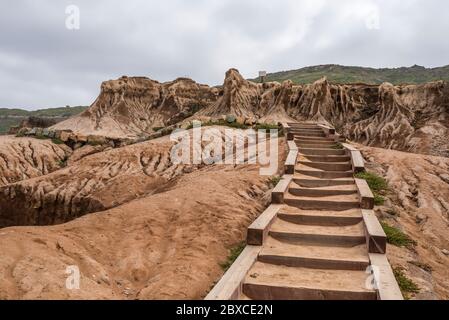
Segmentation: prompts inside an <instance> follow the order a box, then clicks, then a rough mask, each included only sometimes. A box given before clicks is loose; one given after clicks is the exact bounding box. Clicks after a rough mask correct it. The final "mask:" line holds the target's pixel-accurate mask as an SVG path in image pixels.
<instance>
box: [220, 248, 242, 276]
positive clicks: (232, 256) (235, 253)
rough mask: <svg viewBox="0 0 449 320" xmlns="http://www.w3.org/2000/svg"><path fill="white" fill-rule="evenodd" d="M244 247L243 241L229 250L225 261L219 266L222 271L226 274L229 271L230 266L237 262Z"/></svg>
mask: <svg viewBox="0 0 449 320" xmlns="http://www.w3.org/2000/svg"><path fill="white" fill-rule="evenodd" d="M245 247H246V242H245V241H243V242H241V243H239V244H238V245H237V246H235V247H233V248H231V250H230V251H229V256H228V258H227V260H226V261H225V262H223V263H221V264H220V266H221V268H222V269H223V271H225V272H226V271H228V270H229V268H230V267H231V266H232V264H233V263H234V262H235V260H237V258H238V257H239V256H240V254H241V253H242V251H243V250H244V249H245Z"/></svg>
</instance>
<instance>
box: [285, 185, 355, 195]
mask: <svg viewBox="0 0 449 320" xmlns="http://www.w3.org/2000/svg"><path fill="white" fill-rule="evenodd" d="M288 192H289V193H290V194H292V195H294V196H298V197H324V196H339V195H351V194H357V192H358V190H357V186H356V185H355V184H353V185H343V186H332V187H320V188H304V187H301V186H299V185H297V184H296V183H294V182H292V183H291V184H290V188H289V190H288Z"/></svg>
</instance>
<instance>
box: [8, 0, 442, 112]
mask: <svg viewBox="0 0 449 320" xmlns="http://www.w3.org/2000/svg"><path fill="white" fill-rule="evenodd" d="M68 4H75V5H78V6H79V8H80V10H81V29H80V30H78V31H69V30H67V29H66V28H65V18H66V14H65V7H66V6H67V5H68ZM372 8H378V10H379V15H380V29H379V30H369V29H368V28H367V27H366V25H365V20H366V15H367V13H369V12H370V10H371V9H372ZM448 9H449V3H448V2H447V1H445V0H430V1H424V0H409V1H399V0H352V1H350V0H341V1H334V0H318V1H317V0H313V1H312V0H299V1H298V0H280V1H260V0H259V1H256V0H240V1H237V0H221V1H219V0H197V1H193V0H192V1H181V0H167V1H164V2H162V1H144V0H130V1H126V2H125V1H118V0H112V1H111V0H109V1H106V0H98V1H88V0H73V1H66V0H63V1H57V2H56V1H50V0H41V1H31V0H28V1H20V2H19V1H14V2H12V1H11V2H8V4H7V5H6V4H3V7H2V10H1V11H0V28H1V30H2V33H1V34H0V86H1V88H2V93H3V94H2V95H0V107H22V108H28V109H34V108H38V107H55V106H62V105H66V104H70V105H78V104H86V105H87V104H90V103H91V102H92V101H93V100H94V99H95V97H96V96H97V94H98V91H99V87H100V83H101V82H102V81H104V80H107V79H112V78H116V77H119V76H121V75H145V76H149V77H151V78H154V79H157V80H159V81H168V80H172V79H174V78H176V77H178V76H188V77H191V78H193V79H195V80H196V81H199V82H203V83H208V84H211V85H215V84H220V83H221V82H222V81H223V77H224V73H225V71H226V69H227V68H229V67H237V68H238V69H240V71H241V72H242V73H243V74H244V75H245V76H246V77H253V76H255V75H256V73H257V71H258V70H260V69H266V70H268V71H278V70H287V69H295V68H300V67H303V66H307V65H313V64H323V63H339V64H346V65H363V66H373V67H383V66H388V67H393V66H403V65H412V64H415V63H417V64H421V65H425V66H438V65H444V64H447V63H448V62H447V57H448V56H449V43H448V42H447V41H445V38H446V34H447V32H448V31H449V19H447V18H446V15H447V11H448Z"/></svg>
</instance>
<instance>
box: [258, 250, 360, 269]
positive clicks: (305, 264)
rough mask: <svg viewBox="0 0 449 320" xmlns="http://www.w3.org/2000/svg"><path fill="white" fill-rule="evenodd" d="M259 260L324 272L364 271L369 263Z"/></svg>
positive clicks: (281, 258)
mask: <svg viewBox="0 0 449 320" xmlns="http://www.w3.org/2000/svg"><path fill="white" fill-rule="evenodd" d="M258 260H259V261H260V262H264V263H271V264H274V265H278V266H287V267H295V268H310V269H324V270H333V269H334V270H351V271H363V270H366V268H368V266H369V263H368V262H360V261H349V260H340V261H339V260H328V259H313V258H303V257H287V256H275V255H262V254H261V255H259V258H258Z"/></svg>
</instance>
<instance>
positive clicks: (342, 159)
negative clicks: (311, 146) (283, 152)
mask: <svg viewBox="0 0 449 320" xmlns="http://www.w3.org/2000/svg"><path fill="white" fill-rule="evenodd" d="M303 159H304V160H308V161H311V162H349V161H351V157H350V156H310V155H309V156H300V157H299V160H303Z"/></svg>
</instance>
